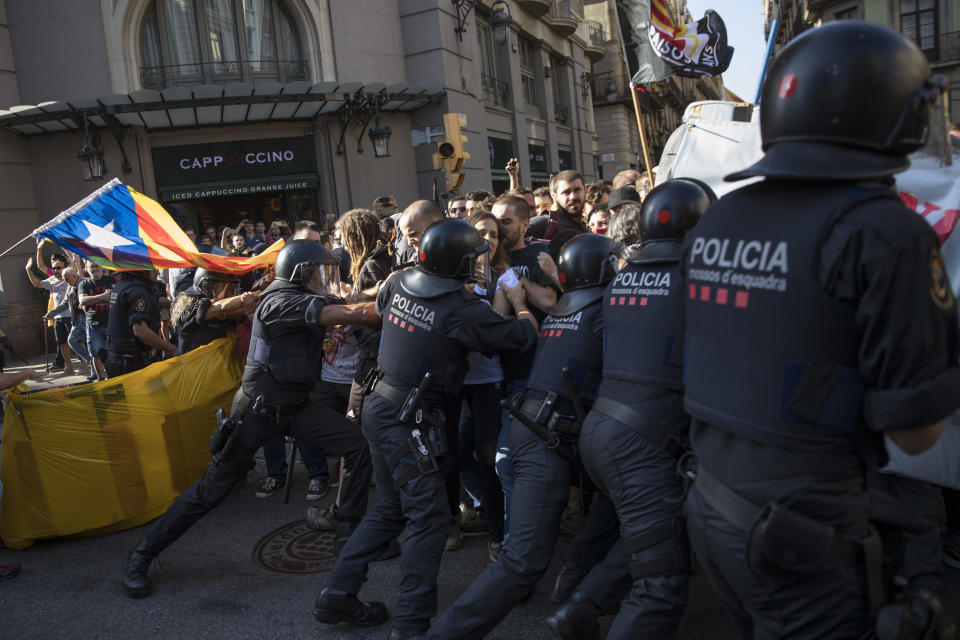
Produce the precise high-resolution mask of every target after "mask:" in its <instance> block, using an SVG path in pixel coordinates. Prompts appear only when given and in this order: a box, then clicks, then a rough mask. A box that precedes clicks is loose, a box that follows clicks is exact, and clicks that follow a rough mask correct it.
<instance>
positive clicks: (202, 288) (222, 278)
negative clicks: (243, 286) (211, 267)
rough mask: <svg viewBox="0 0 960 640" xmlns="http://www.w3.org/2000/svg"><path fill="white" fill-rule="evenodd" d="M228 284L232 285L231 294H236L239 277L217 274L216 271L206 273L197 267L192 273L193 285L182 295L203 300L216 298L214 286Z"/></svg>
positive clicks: (206, 271)
mask: <svg viewBox="0 0 960 640" xmlns="http://www.w3.org/2000/svg"><path fill="white" fill-rule="evenodd" d="M221 282H222V283H229V284H232V285H234V286H233V290H232V293H236V285H238V284H239V283H240V276H237V275H234V274H230V273H219V272H217V271H208V270H207V269H204V268H202V267H199V268H197V269H196V271H194V273H193V285H192V286H190V287H188V288H187V289H186V290H184V292H183V293H185V294H187V295H190V296H201V297H203V298H216V297H217V296H216V293H217V292H216V291H215V286H216V284H217V283H221Z"/></svg>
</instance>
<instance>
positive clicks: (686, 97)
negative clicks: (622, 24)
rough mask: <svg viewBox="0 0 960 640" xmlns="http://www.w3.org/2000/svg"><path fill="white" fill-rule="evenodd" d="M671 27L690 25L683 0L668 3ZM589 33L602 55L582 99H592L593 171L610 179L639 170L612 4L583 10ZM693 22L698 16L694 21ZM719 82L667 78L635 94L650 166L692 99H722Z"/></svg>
mask: <svg viewBox="0 0 960 640" xmlns="http://www.w3.org/2000/svg"><path fill="white" fill-rule="evenodd" d="M667 6H668V8H669V10H670V12H671V15H672V17H673V18H674V20H675V21H676V22H677V23H681V22H682V23H688V22H691V21H692V20H691V17H690V13H689V12H688V11H687V8H686V0H668V1H667ZM585 10H586V14H585V15H586V16H587V19H588V21H589V22H588V25H589V26H590V31H591V33H592V34H595V36H594V37H595V38H596V41H597V43H598V44H599V43H600V42H602V43H603V46H604V48H605V49H606V51H607V55H606V56H604V57H603V58H601V59H598V60H597V61H596V62H595V63H594V65H593V69H592V73H590V74H589V75H587V76H585V77H584V78H583V84H582V90H583V92H584V95H586V94H587V93H589V95H590V96H591V98H592V100H593V108H594V119H595V122H596V126H597V136H598V137H597V149H598V154H599V155H598V163H597V164H598V167H599V169H598V172H599V173H600V175H601V176H602V177H603V178H606V179H609V178H612V177H613V176H614V175H615V174H616V173H617V172H619V171H623V170H624V169H643V168H644V166H643V165H644V161H643V154H642V150H641V143H640V133H639V129H638V127H637V118H636V113H635V110H634V106H633V99H632V97H631V95H630V77H631V74H630V72H629V71H628V70H627V62H626V59H625V57H624V50H623V43H622V41H621V37H620V29H619V27H618V24H617V9H616V2H615V0H594V1H593V2H588V4H587V5H586V8H585ZM698 17H699V16H698ZM722 95H723V93H722V80H721V79H720V78H709V77H707V78H681V77H679V76H675V75H674V76H670V77H668V78H667V79H666V80H664V81H663V82H659V83H656V84H655V85H645V86H642V87H640V88H639V89H638V93H637V97H638V98H639V104H640V112H641V118H642V122H643V126H644V133H645V135H646V138H647V146H648V150H649V153H650V162H651V163H652V164H653V166H654V167H656V166H657V164H658V162H659V158H660V154H661V153H662V152H663V147H664V145H665V144H666V143H667V139H668V138H669V137H670V134H671V133H673V131H674V129H676V128H677V127H678V126H680V122H681V119H682V118H683V112H684V110H685V109H686V107H687V105H688V104H690V103H691V102H696V101H698V100H722V99H723V98H722Z"/></svg>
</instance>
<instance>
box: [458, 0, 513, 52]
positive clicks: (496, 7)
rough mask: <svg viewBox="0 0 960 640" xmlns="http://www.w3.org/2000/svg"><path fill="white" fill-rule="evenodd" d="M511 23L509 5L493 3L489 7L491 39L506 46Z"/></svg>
mask: <svg viewBox="0 0 960 640" xmlns="http://www.w3.org/2000/svg"><path fill="white" fill-rule="evenodd" d="M511 22H513V15H512V14H511V13H510V5H509V4H507V3H506V0H497V1H496V2H494V3H493V6H492V7H490V26H491V27H493V37H494V38H496V39H497V42H499V43H500V44H507V36H508V35H510V28H509V27H510V23H511ZM462 39H463V38H461V40H462Z"/></svg>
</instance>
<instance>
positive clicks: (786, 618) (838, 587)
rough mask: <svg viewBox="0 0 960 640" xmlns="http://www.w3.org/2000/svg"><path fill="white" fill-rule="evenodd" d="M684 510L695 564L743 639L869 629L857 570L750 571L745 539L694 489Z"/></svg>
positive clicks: (856, 633) (862, 577) (851, 634)
mask: <svg viewBox="0 0 960 640" xmlns="http://www.w3.org/2000/svg"><path fill="white" fill-rule="evenodd" d="M798 488H800V487H798ZM734 490H735V489H734ZM686 510H687V528H688V531H689V533H690V544H691V547H692V548H693V551H694V554H695V555H696V557H697V564H698V566H699V567H700V568H701V569H702V570H703V573H704V574H705V575H706V576H707V578H708V579H709V581H710V584H711V585H712V586H713V588H714V591H715V592H716V593H717V595H718V596H719V597H720V600H721V602H723V604H724V606H725V608H726V609H727V611H728V612H729V613H730V614H731V616H732V617H733V619H734V622H735V624H736V625H737V628H738V630H739V631H740V635H741V636H742V637H743V638H750V639H752V640H774V639H778V640H779V639H786V638H797V639H800V638H803V639H804V640H814V639H817V638H820V639H824V640H827V639H830V640H834V639H839V638H851V639H855V638H860V637H861V636H863V634H864V633H865V632H866V631H867V630H868V629H870V628H871V624H870V616H869V612H868V603H867V586H866V574H865V572H864V570H863V568H862V567H854V566H842V565H840V566H838V565H827V566H825V567H823V568H822V569H820V570H819V571H816V572H814V573H811V574H804V575H792V576H790V577H784V576H774V575H768V574H766V573H762V572H759V571H755V570H753V569H751V568H750V567H749V566H748V564H747V538H748V533H747V532H746V531H743V530H742V529H739V528H738V527H736V526H734V525H733V524H731V523H730V522H728V521H727V520H725V519H724V518H723V516H721V515H720V513H718V512H717V511H716V510H715V509H714V508H713V507H711V506H710V504H709V503H708V502H707V501H706V499H705V498H704V497H703V495H702V494H701V493H700V491H699V489H698V488H697V486H696V484H694V486H693V488H692V489H691V490H690V493H689V494H688V495H687V501H686ZM864 528H866V524H864Z"/></svg>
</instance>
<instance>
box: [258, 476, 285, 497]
mask: <svg viewBox="0 0 960 640" xmlns="http://www.w3.org/2000/svg"><path fill="white" fill-rule="evenodd" d="M283 485H284V483H283V482H280V481H279V480H277V479H275V478H267V479H266V480H264V481H263V484H262V485H260V488H259V489H258V490H257V494H256V495H257V497H258V498H269V497H270V496H272V495H273V494H275V493H276V492H277V491H280V490H281V489H283Z"/></svg>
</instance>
